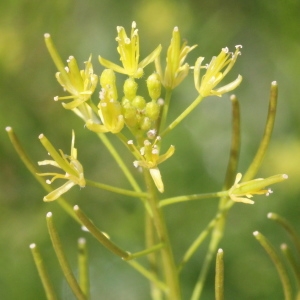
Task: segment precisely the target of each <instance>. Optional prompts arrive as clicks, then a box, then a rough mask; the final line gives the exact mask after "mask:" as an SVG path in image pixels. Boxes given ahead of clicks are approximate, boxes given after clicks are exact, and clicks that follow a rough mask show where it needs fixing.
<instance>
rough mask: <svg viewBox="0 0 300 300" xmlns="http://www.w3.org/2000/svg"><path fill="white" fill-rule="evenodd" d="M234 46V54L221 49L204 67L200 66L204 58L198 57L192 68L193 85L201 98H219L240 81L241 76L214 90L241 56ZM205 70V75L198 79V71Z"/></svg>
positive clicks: (226, 49)
mask: <svg viewBox="0 0 300 300" xmlns="http://www.w3.org/2000/svg"><path fill="white" fill-rule="evenodd" d="M241 47H242V46H240V45H238V46H236V50H235V52H234V53H231V52H229V50H228V48H223V49H222V51H221V53H220V54H219V55H218V56H217V57H215V56H214V57H213V58H212V60H211V62H210V63H209V64H208V65H206V66H201V64H202V62H203V60H204V57H199V58H198V59H197V61H196V64H195V67H194V83H195V87H196V89H197V91H198V92H199V94H200V95H201V96H202V97H207V96H212V95H215V96H219V97H221V96H222V95H223V94H224V93H227V92H229V91H232V90H234V89H235V88H236V87H237V86H238V85H239V84H240V83H241V81H242V76H241V75H238V77H237V78H236V79H235V80H234V81H232V82H231V83H229V84H227V85H224V86H222V87H220V88H217V89H214V88H215V87H216V86H217V85H218V84H219V83H220V82H221V81H222V80H223V79H224V77H225V76H226V75H227V74H228V72H229V71H230V70H231V69H232V67H233V66H234V64H235V62H236V60H237V58H238V56H239V55H240V54H241V52H240V48H241ZM201 69H207V70H206V73H205V75H203V76H202V78H201V77H200V70H201Z"/></svg>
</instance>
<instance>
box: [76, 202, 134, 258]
mask: <svg viewBox="0 0 300 300" xmlns="http://www.w3.org/2000/svg"><path fill="white" fill-rule="evenodd" d="M73 209H74V212H75V214H76V216H77V217H78V218H79V220H80V221H81V223H82V225H84V226H85V227H86V228H87V230H88V231H89V232H90V233H91V234H92V235H93V236H94V237H95V238H96V239H97V240H98V241H99V242H100V243H101V244H102V245H103V246H104V247H106V248H107V249H108V250H109V251H111V252H112V253H114V254H116V255H117V256H119V257H121V258H122V259H124V260H126V259H128V257H129V255H130V254H129V253H128V252H126V251H124V250H123V249H121V248H119V247H118V246H117V245H116V244H114V243H113V242H111V240H110V239H109V238H108V237H107V235H105V234H104V233H103V232H102V231H100V230H99V229H98V228H97V227H96V226H95V225H94V224H93V223H92V221H91V220H90V219H89V218H88V217H87V216H86V215H85V214H84V213H83V212H82V210H81V209H80V208H79V206H78V205H75V206H74V207H73Z"/></svg>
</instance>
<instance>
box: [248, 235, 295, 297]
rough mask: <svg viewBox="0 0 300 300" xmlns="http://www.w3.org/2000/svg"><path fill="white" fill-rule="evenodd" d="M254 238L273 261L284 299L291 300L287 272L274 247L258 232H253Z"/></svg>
mask: <svg viewBox="0 0 300 300" xmlns="http://www.w3.org/2000/svg"><path fill="white" fill-rule="evenodd" d="M253 235H254V237H255V238H256V239H257V240H258V241H259V243H260V244H261V246H262V247H263V248H264V249H265V251H266V252H267V254H268V255H269V257H270V258H271V260H272V261H273V263H274V265H275V267H276V269H277V272H278V275H279V277H280V280H281V284H282V288H283V292H284V299H285V300H292V289H291V284H290V280H289V277H288V274H287V271H286V269H285V267H284V265H283V263H282V261H281V259H280V257H279V255H278V254H277V253H276V251H275V249H274V247H273V246H272V245H271V243H270V242H269V241H268V240H267V238H266V237H265V236H263V235H262V234H261V233H260V232H258V231H255V232H254V233H253Z"/></svg>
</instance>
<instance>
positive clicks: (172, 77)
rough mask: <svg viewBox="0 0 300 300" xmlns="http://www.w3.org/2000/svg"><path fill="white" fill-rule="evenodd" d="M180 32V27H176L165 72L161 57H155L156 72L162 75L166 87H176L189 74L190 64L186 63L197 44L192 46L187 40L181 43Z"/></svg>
mask: <svg viewBox="0 0 300 300" xmlns="http://www.w3.org/2000/svg"><path fill="white" fill-rule="evenodd" d="M180 43H181V40H180V33H179V29H178V27H175V28H174V30H173V34H172V39H171V43H170V46H169V48H168V53H167V58H166V61H167V65H166V68H165V73H164V74H163V72H162V69H161V64H160V57H157V58H156V59H155V67H156V72H157V73H158V74H159V75H160V77H161V80H162V85H163V86H164V87H165V88H169V89H174V88H175V87H176V86H177V85H179V84H180V83H181V82H182V80H183V79H184V78H185V77H186V76H187V74H188V72H189V69H190V66H189V64H188V63H184V61H185V59H186V57H187V55H188V53H189V52H191V51H192V50H193V49H194V48H196V47H197V45H194V46H192V47H190V46H187V45H186V44H187V43H186V42H184V43H183V44H182V45H180Z"/></svg>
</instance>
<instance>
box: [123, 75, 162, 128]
mask: <svg viewBox="0 0 300 300" xmlns="http://www.w3.org/2000/svg"><path fill="white" fill-rule="evenodd" d="M147 87H148V92H149V96H150V98H151V101H150V102H146V100H145V98H144V97H142V96H140V95H138V94H137V89H138V84H137V83H136V81H135V80H134V78H132V77H129V78H128V79H126V80H125V82H124V86H123V92H124V97H123V99H122V112H123V116H124V122H125V124H126V125H127V126H128V128H129V129H130V130H132V131H133V132H138V131H143V132H144V131H148V130H150V129H153V128H154V127H155V122H156V121H157V119H158V117H159V113H160V106H159V104H158V103H157V99H158V98H159V96H160V93H161V83H160V79H159V76H158V74H155V73H154V74H152V75H150V76H149V77H148V79H147Z"/></svg>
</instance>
